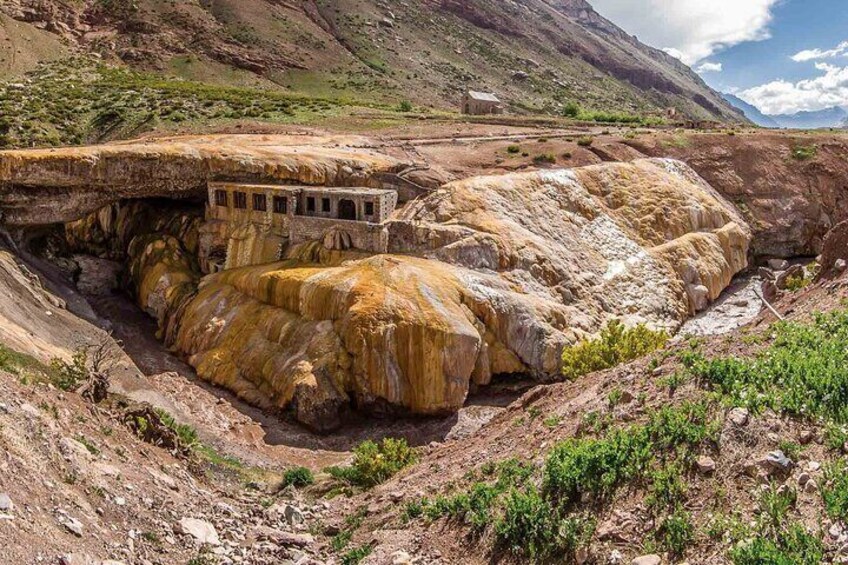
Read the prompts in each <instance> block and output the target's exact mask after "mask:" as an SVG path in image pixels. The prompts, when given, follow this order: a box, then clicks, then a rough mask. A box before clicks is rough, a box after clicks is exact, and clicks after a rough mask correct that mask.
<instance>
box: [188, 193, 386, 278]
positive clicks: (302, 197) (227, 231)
mask: <svg viewBox="0 0 848 565" xmlns="http://www.w3.org/2000/svg"><path fill="white" fill-rule="evenodd" d="M219 190H223V191H225V192H226V193H227V206H219V205H218V204H217V197H216V195H217V191H219ZM237 192H242V193H244V194H245V208H236V207H235V193H237ZM254 194H264V195H265V203H266V206H265V208H266V209H265V210H264V211H263V210H254V207H253V195H254ZM275 196H277V197H279V196H286V198H287V201H288V205H287V211H286V213H285V214H279V213H275V212H274V197H275ZM309 197H312V198H314V199H315V211H314V212H308V211H307V198H309ZM324 198H327V199H328V200H329V203H330V208H329V210H328V211H326V212H325V211H323V206H322V199H324ZM342 200H350V201H351V202H352V203H353V204H354V206H355V211H356V217H357V220H342V219H339V218H338V213H339V203H340V202H341V201H342ZM397 201H398V194H397V192H394V191H380V192H379V193H375V192H363V193H362V194H357V193H356V192H355V191H350V192H348V191H344V190H341V191H339V190H326V189H322V188H320V187H315V188H314V189H313V188H305V187H297V188H289V189H287V188H286V187H275V186H271V187H263V186H248V185H238V184H228V183H220V184H216V183H210V186H209V203H208V205H207V215H206V217H207V224H206V227H207V229H206V230H205V232H204V233H205V234H206V240H204V243H205V246H206V248H208V249H209V250H215V249H223V248H224V247H225V248H226V260H225V261H224V263H223V265H222V266H223V268H225V269H232V268H237V267H244V266H248V265H258V264H262V263H270V262H273V261H277V260H279V259H280V258H281V254H282V251H283V250H284V249H285V248H286V247H287V246H288V245H290V244H297V243H302V242H305V241H313V240H321V239H322V238H324V236H325V235H326V234H327V233H328V232H331V231H333V230H335V231H337V232H343V233H344V234H347V237H346V238H343V239H344V241H345V243H346V244H347V242H348V241H349V244H350V245H351V246H352V247H353V248H355V249H359V250H362V251H369V252H372V253H385V252H386V251H387V249H388V232H387V230H386V229H385V227H384V226H383V225H381V224H383V223H384V222H385V221H386V220H387V219H388V218H389V216H390V215H391V214H392V212H393V211H394V210H395V208H396V207H397ZM367 202H371V203H372V204H373V205H374V213H373V214H372V215H370V216H366V215H365V204H366V203H367ZM207 240H208V241H207ZM210 266H211V263H210Z"/></svg>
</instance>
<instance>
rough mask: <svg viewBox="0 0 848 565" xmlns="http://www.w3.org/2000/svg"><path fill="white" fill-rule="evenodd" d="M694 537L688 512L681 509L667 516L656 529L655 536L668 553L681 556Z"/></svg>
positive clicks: (693, 529) (693, 528)
mask: <svg viewBox="0 0 848 565" xmlns="http://www.w3.org/2000/svg"><path fill="white" fill-rule="evenodd" d="M694 537H695V527H694V526H693V525H692V519H691V517H690V516H689V514H688V513H687V512H685V511H683V510H682V509H679V508H678V509H677V510H675V512H674V513H673V514H672V515H670V516H667V517H666V518H665V519H664V520H663V521H662V522H661V523H660V525H659V528H658V529H657V534H656V538H657V541H658V542H659V543H660V545H661V546H662V547H663V548H664V549H666V550H667V551H668V552H669V553H671V554H672V555H675V556H678V557H679V556H681V555H683V553H684V552H685V551H686V548H687V547H688V546H689V544H690V543H692V540H693V539H694Z"/></svg>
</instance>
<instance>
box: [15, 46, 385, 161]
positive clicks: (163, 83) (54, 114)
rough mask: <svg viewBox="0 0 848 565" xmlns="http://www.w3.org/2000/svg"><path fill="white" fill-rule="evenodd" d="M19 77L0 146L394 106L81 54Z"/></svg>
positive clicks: (275, 120) (58, 142) (80, 141)
mask: <svg viewBox="0 0 848 565" xmlns="http://www.w3.org/2000/svg"><path fill="white" fill-rule="evenodd" d="M21 82H22V84H24V86H20V85H19V84H18V83H12V84H5V85H4V84H2V83H0V148H4V147H6V148H14V147H34V146H59V145H78V144H83V143H95V142H99V141H102V140H108V139H116V138H125V137H130V136H133V135H137V134H138V133H140V132H144V131H150V130H153V129H157V128H164V129H168V128H171V129H173V128H174V127H175V126H177V125H181V124H187V123H197V124H208V123H213V122H226V121H235V120H260V121H266V122H272V123H289V122H291V121H293V120H298V119H300V120H304V119H305V120H308V119H311V118H312V117H315V116H326V115H331V114H332V113H333V112H336V111H338V109H339V108H341V107H345V106H352V105H354V104H355V105H359V106H370V107H373V108H379V109H381V110H384V111H387V112H397V111H398V110H400V106H391V107H389V106H383V105H379V104H375V103H370V102H368V103H366V102H362V103H360V102H356V103H354V102H352V101H349V100H340V99H329V98H315V97H305V96H299V95H293V94H289V93H285V92H282V91H278V90H273V89H259V88H243V87H231V86H217V85H210V84H206V83H202V82H194V81H188V80H182V79H178V78H173V77H164V76H161V75H156V74H152V73H146V72H138V71H133V70H129V69H127V68H124V67H112V66H109V65H106V64H103V63H102V62H99V61H96V60H92V59H83V58H79V59H70V60H64V61H59V62H53V63H45V64H43V65H41V66H40V67H39V68H38V69H36V70H35V71H33V72H31V73H29V74H28V75H27V76H26V78H25V80H24V81H21Z"/></svg>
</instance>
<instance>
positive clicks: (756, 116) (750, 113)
mask: <svg viewBox="0 0 848 565" xmlns="http://www.w3.org/2000/svg"><path fill="white" fill-rule="evenodd" d="M722 96H723V97H724V99H725V100H727V101H728V102H729V103H731V104H732V105H733V107H734V108H738V109H739V110H741V111H742V112H743V113H744V114H745V117H746V118H748V119H749V120H751V121H752V122H754V123H755V124H757V125H758V126H760V127H764V128H774V129H777V128H780V124H779V123H777V121H776V120H775V119H774V118H772V117H771V116H767V115H765V114H763V113H762V112H761V111H760V109H759V108H757V107H756V106H754V105H753V104H748V103H747V102H745V101H744V100H742V99H741V98H739V97H738V96H734V95H733V94H727V93H725V94H722Z"/></svg>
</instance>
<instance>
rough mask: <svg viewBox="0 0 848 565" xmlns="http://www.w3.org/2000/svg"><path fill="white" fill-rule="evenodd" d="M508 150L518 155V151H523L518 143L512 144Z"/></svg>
mask: <svg viewBox="0 0 848 565" xmlns="http://www.w3.org/2000/svg"><path fill="white" fill-rule="evenodd" d="M506 152H507V153H510V154H512V155H516V154H518V153H521V147H519V146H518V145H510V146H509V147H507V148H506Z"/></svg>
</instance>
